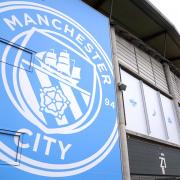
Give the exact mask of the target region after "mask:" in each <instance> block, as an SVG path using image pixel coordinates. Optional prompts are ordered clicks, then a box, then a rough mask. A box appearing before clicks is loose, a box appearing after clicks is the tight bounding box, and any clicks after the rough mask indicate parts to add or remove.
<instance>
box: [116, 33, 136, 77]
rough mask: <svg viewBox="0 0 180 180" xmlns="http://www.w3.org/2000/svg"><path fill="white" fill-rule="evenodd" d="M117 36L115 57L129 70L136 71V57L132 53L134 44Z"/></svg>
mask: <svg viewBox="0 0 180 180" xmlns="http://www.w3.org/2000/svg"><path fill="white" fill-rule="evenodd" d="M116 37H117V39H116V40H117V58H118V60H119V61H120V62H121V63H122V64H123V65H124V66H125V67H127V68H129V69H130V70H132V71H134V72H136V73H138V67H137V62H136V57H135V53H134V46H133V45H132V44H130V43H129V42H127V41H125V40H124V39H122V38H120V37H119V36H116Z"/></svg>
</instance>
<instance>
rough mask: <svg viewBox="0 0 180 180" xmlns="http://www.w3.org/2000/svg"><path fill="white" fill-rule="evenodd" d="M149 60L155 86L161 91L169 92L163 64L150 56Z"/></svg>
mask: <svg viewBox="0 0 180 180" xmlns="http://www.w3.org/2000/svg"><path fill="white" fill-rule="evenodd" d="M151 62H152V66H153V71H154V76H155V83H156V86H157V87H158V88H159V89H161V90H162V91H164V92H166V93H169V90H168V85H167V81H166V76H165V73H164V69H163V65H162V64H161V63H160V62H158V61H157V60H155V59H154V58H151Z"/></svg>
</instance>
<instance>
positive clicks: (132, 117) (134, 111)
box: [121, 70, 147, 134]
mask: <svg viewBox="0 0 180 180" xmlns="http://www.w3.org/2000/svg"><path fill="white" fill-rule="evenodd" d="M121 78H122V82H123V83H124V84H126V85H127V89H126V91H124V92H123V96H124V105H125V115H126V123H127V126H126V128H127V129H128V130H132V131H134V132H138V133H142V134H147V127H146V119H145V114H144V109H143V101H142V96H141V89H140V83H139V80H137V79H136V78H134V77H133V76H131V75H129V74H128V73H126V72H125V71H122V70H121Z"/></svg>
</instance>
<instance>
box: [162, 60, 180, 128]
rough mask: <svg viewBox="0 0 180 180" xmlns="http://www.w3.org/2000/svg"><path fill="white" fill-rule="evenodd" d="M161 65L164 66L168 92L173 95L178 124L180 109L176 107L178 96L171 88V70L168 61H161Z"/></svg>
mask: <svg viewBox="0 0 180 180" xmlns="http://www.w3.org/2000/svg"><path fill="white" fill-rule="evenodd" d="M163 66H164V72H165V76H166V80H167V84H168V87H169V92H170V94H171V95H172V97H173V102H174V107H175V111H176V114H177V118H178V122H179V125H180V110H179V107H178V97H177V96H176V94H175V91H174V89H173V82H172V77H171V71H170V68H169V65H168V63H166V62H165V63H163Z"/></svg>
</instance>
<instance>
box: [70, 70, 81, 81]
mask: <svg viewBox="0 0 180 180" xmlns="http://www.w3.org/2000/svg"><path fill="white" fill-rule="evenodd" d="M80 72H81V69H80V68H78V67H73V69H72V74H71V77H72V78H74V79H80Z"/></svg>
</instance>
